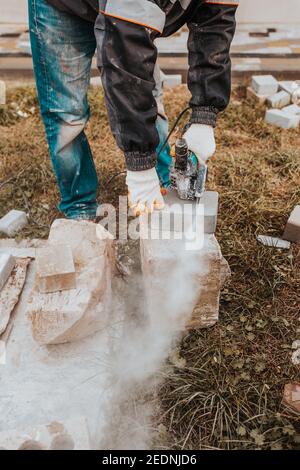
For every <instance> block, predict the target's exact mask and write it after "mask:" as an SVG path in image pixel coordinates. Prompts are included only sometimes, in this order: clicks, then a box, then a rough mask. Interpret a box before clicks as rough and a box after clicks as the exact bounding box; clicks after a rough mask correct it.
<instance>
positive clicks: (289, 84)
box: [278, 80, 299, 95]
mask: <svg viewBox="0 0 300 470" xmlns="http://www.w3.org/2000/svg"><path fill="white" fill-rule="evenodd" d="M278 84H279V88H280V89H281V90H284V91H286V92H287V93H289V94H290V95H292V94H293V93H294V92H295V91H296V90H297V88H298V86H299V85H298V84H297V83H296V82H294V81H291V80H283V81H279V82H278Z"/></svg>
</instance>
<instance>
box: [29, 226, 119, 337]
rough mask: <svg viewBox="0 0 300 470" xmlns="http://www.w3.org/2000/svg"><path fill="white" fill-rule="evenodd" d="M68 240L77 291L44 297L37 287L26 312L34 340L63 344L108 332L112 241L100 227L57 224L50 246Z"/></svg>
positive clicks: (50, 236) (50, 237) (32, 293)
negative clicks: (104, 330)
mask: <svg viewBox="0 0 300 470" xmlns="http://www.w3.org/2000/svg"><path fill="white" fill-rule="evenodd" d="M65 240H68V245H69V246H70V247H71V250H72V254H73V259H74V264H75V269H76V289H72V290H68V291H61V292H54V293H49V294H43V293H41V292H40V291H39V289H38V285H37V283H36V284H35V286H34V288H33V290H32V292H31V296H30V299H29V303H28V308H27V312H28V315H29V318H30V321H31V329H32V334H33V337H34V339H35V340H36V341H37V342H38V343H40V344H60V343H67V342H70V341H75V340H78V339H81V338H84V337H86V336H88V335H90V334H92V333H94V332H95V331H98V330H100V329H103V328H105V326H106V325H107V323H108V320H109V315H110V310H111V300H112V294H111V276H112V274H111V272H112V266H113V262H114V254H113V253H114V252H113V237H112V235H110V234H109V232H107V231H106V230H105V229H104V228H103V227H102V226H101V225H100V224H99V225H96V224H94V223H93V222H88V221H74V220H65V219H59V220H56V221H55V222H54V223H53V225H52V227H51V229H50V234H49V240H48V243H49V246H56V245H59V244H62V243H64V242H65Z"/></svg>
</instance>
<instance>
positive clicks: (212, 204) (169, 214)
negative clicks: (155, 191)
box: [140, 190, 219, 234]
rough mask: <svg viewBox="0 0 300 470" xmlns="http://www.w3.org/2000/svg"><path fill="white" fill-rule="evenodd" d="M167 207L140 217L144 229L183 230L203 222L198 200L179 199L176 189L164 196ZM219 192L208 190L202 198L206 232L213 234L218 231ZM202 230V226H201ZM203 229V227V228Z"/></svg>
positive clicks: (194, 227)
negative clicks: (197, 208) (199, 212)
mask: <svg viewBox="0 0 300 470" xmlns="http://www.w3.org/2000/svg"><path fill="white" fill-rule="evenodd" d="M164 200H165V204H166V206H165V208H164V209H163V210H161V211H154V212H153V214H148V215H147V214H146V215H142V216H141V217H140V223H141V226H142V230H147V229H150V230H151V231H156V230H157V231H171V232H183V231H184V230H188V229H189V228H190V227H193V229H194V230H196V225H198V223H199V224H201V222H202V220H201V218H200V219H198V217H197V211H196V207H197V203H196V201H187V200H182V199H179V198H178V196H177V193H176V191H175V190H169V191H168V192H167V194H166V196H164ZM218 202H219V194H218V193H217V192H216V191H206V192H205V193H204V195H203V197H202V198H201V199H200V204H202V205H203V207H204V233H210V234H213V233H215V231H216V226H217V218H218ZM199 229H200V230H201V229H202V227H201V226H199ZM202 230H203V229H202Z"/></svg>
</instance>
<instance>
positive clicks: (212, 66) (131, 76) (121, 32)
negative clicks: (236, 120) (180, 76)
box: [47, 0, 239, 170]
mask: <svg viewBox="0 0 300 470" xmlns="http://www.w3.org/2000/svg"><path fill="white" fill-rule="evenodd" d="M47 1H48V2H49V3H51V4H52V5H53V6H55V7H56V8H58V9H60V10H61V11H64V12H67V13H71V14H74V15H77V16H80V17H81V18H83V19H85V20H88V21H91V22H94V24H95V25H94V26H95V36H96V39H97V54H98V65H99V68H100V69H101V74H102V83H103V87H104V90H105V97H106V103H107V109H108V114H109V118H110V123H111V127H112V131H113V133H114V136H115V138H116V140H117V143H118V145H119V146H120V148H121V149H122V150H123V151H124V153H125V157H126V162H127V167H128V168H129V169H131V170H137V169H139V170H142V169H148V168H151V167H153V166H154V164H155V160H156V153H155V149H156V146H157V145H158V135H157V131H156V128H155V120H156V116H157V108H156V102H155V99H154V97H153V94H152V91H153V88H154V78H153V74H154V66H155V63H156V61H157V50H156V47H155V43H154V40H155V39H156V38H158V37H164V36H170V35H171V34H173V33H174V32H176V31H178V30H179V29H180V28H181V27H182V26H183V25H184V24H187V26H188V29H189V37H188V43H187V46H188V58H189V70H188V87H189V90H190V92H191V95H192V97H191V100H190V106H191V108H192V114H191V118H190V123H201V124H208V125H212V126H214V125H215V123H216V117H217V114H218V113H219V112H220V111H223V110H224V109H225V108H226V106H227V104H228V102H229V98H230V90H231V61H230V45H231V41H232V39H233V36H234V32H235V26H236V23H235V13H236V8H237V6H238V3H239V1H238V0H228V1H226V0H47Z"/></svg>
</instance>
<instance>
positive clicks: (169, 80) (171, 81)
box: [163, 74, 182, 88]
mask: <svg viewBox="0 0 300 470" xmlns="http://www.w3.org/2000/svg"><path fill="white" fill-rule="evenodd" d="M163 83H164V86H166V87H169V88H173V87H175V86H178V85H181V84H182V76H181V75H180V74H174V75H164V77H163Z"/></svg>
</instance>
